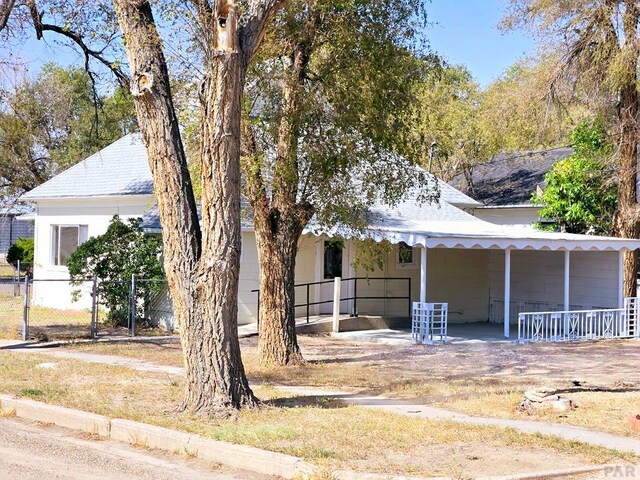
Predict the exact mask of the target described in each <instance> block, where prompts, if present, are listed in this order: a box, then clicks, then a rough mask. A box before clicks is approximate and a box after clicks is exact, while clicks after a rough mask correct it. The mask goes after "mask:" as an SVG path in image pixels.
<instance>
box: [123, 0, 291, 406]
mask: <svg viewBox="0 0 640 480" xmlns="http://www.w3.org/2000/svg"><path fill="white" fill-rule="evenodd" d="M198 4H199V5H198V6H199V7H201V12H202V14H203V15H205V14H206V15H207V17H206V19H205V20H207V21H208V22H210V23H209V24H208V26H209V27H212V30H210V32H211V33H212V36H210V37H209V38H208V41H209V43H210V45H212V48H211V52H212V55H213V56H212V61H210V62H208V63H207V65H206V70H207V72H208V74H207V75H206V78H205V81H204V83H203V89H202V96H201V100H202V105H203V127H202V132H203V143H202V158H203V198H202V203H203V212H202V230H201V229H200V224H199V222H198V217H197V210H196V202H195V197H194V194H193V188H192V185H191V180H190V176H189V171H188V168H187V161H186V156H185V153H184V149H183V145H182V140H181V137H180V132H179V129H178V120H177V116H176V113H175V109H174V106H173V102H172V96H171V89H170V85H169V75H168V70H167V66H166V61H165V58H164V54H163V52H162V42H161V39H160V36H159V34H158V32H157V29H156V26H155V22H154V19H153V15H152V12H151V7H150V5H149V2H148V1H147V0H137V1H133V0H114V5H115V7H116V12H117V15H118V22H119V24H120V27H121V29H122V32H123V36H124V39H125V46H126V50H127V56H128V58H129V64H130V69H131V73H132V81H131V91H132V94H133V96H134V99H135V106H136V112H137V115H138V119H139V124H140V128H141V130H142V134H143V136H144V139H145V143H146V145H147V152H148V156H149V164H150V167H151V171H152V175H153V178H154V187H155V194H156V198H157V201H158V210H159V213H160V219H161V222H162V226H163V229H162V234H163V241H164V255H165V268H166V271H167V279H168V281H169V289H170V292H171V297H172V300H173V305H174V311H175V313H176V316H177V320H178V322H179V324H180V332H181V340H182V347H183V351H184V358H185V367H186V376H187V381H186V393H185V400H184V403H183V408H184V409H186V410H188V411H190V412H193V413H199V414H205V415H211V414H220V413H225V414H226V413H228V411H229V410H230V409H238V408H242V407H252V406H255V405H256V404H257V400H256V399H255V397H254V396H253V393H252V391H251V389H250V387H249V384H248V382H247V379H246V375H245V372H244V368H243V365H242V360H241V355H240V346H239V341H238V332H237V302H238V272H239V257H240V167H239V164H240V101H241V98H242V90H243V85H244V76H245V72H246V66H247V65H248V62H249V60H250V59H251V58H252V56H253V55H254V53H255V51H254V50H251V51H247V50H245V51H243V50H241V49H239V48H238V44H242V45H247V46H249V47H250V48H257V46H258V45H259V43H260V40H261V38H262V35H263V32H264V29H265V28H266V23H267V22H268V19H269V18H270V17H271V15H273V13H274V11H275V9H276V8H278V7H279V6H280V5H281V4H282V2H277V1H274V0H262V1H261V0H256V1H253V2H250V3H249V5H248V7H247V9H246V15H247V16H246V17H245V18H244V21H243V23H242V26H241V28H237V24H236V22H237V18H236V17H235V2H232V1H227V2H224V5H223V4H222V2H217V6H216V10H209V9H207V8H206V7H208V2H204V3H202V2H198ZM222 16H224V18H222ZM203 18H204V17H203ZM229 22H231V23H229ZM205 25H207V24H205ZM222 37H225V38H226V40H228V41H229V43H228V44H224V45H222V44H220V39H221V38H222ZM241 40H242V41H241Z"/></svg>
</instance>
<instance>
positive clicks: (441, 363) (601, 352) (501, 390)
mask: <svg viewBox="0 0 640 480" xmlns="http://www.w3.org/2000/svg"><path fill="white" fill-rule="evenodd" d="M300 343H301V347H302V349H303V353H304V355H305V358H306V359H307V360H308V362H307V363H306V364H305V365H302V366H297V367H288V368H272V369H268V368H262V367H260V365H259V362H258V356H257V342H256V339H255V338H250V339H243V340H242V349H243V360H244V362H245V366H246V370H247V373H248V375H249V376H250V377H251V379H252V380H253V381H255V382H267V383H271V384H282V385H297V386H300V385H303V386H315V387H328V388H335V389H340V390H351V391H357V392H363V393H368V394H377V395H385V396H389V397H395V398H401V399H411V400H418V401H422V402H424V403H430V404H435V405H440V406H442V407H445V408H450V409H454V410H457V411H461V412H465V413H469V414H473V415H483V416H492V417H502V418H515V419H530V420H540V421H547V422H556V423H567V424H571V425H576V426H582V427H586V428H591V429H594V430H601V431H606V432H610V433H614V434H619V435H628V436H632V437H636V438H638V437H640V434H639V433H638V432H634V431H633V430H631V429H630V428H629V427H628V423H627V418H628V417H629V416H630V415H633V414H637V413H640V369H638V367H637V362H638V353H637V352H638V347H640V344H639V343H638V342H637V341H601V342H583V343H573V344H545V345H543V344H538V345H516V344H493V345H446V346H440V347H438V346H436V347H424V346H410V347H400V346H386V345H380V344H365V343H355V342H344V341H339V340H334V339H332V338H329V337H324V336H301V337H300ZM75 348H78V349H82V350H84V351H91V352H96V353H103V354H112V355H122V356H129V357H135V358H140V359H143V360H146V361H150V362H155V363H161V364H167V365H174V366H181V365H182V353H181V350H180V345H179V343H177V342H175V343H157V344H133V343H129V344H95V345H82V346H77V347H75ZM574 380H578V381H580V382H581V383H582V384H583V385H585V387H586V391H582V392H574V391H571V393H569V394H568V395H569V396H570V397H571V398H574V399H575V400H576V401H577V402H578V404H579V408H578V409H577V410H574V411H571V412H567V413H558V412H554V411H539V412H534V413H531V414H527V413H522V412H518V411H517V407H518V405H519V403H520V401H521V400H522V398H523V393H524V391H525V390H527V389H529V388H533V387H540V386H549V387H553V388H557V389H564V390H572V389H574ZM620 385H623V386H624V387H623V388H618V386H620ZM595 387H602V388H604V389H605V390H606V389H609V390H611V391H608V392H606V391H605V392H601V391H588V389H589V388H595ZM583 390H585V389H583Z"/></svg>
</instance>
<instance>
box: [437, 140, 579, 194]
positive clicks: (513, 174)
mask: <svg viewBox="0 0 640 480" xmlns="http://www.w3.org/2000/svg"><path fill="white" fill-rule="evenodd" d="M572 152H573V150H572V149H571V148H559V149H554V150H547V151H540V152H522V153H500V154H498V155H496V156H495V157H494V158H493V159H491V161H489V162H487V163H483V164H480V165H475V166H474V167H473V168H472V171H471V172H472V173H471V182H468V181H467V179H466V178H465V177H464V176H463V175H458V176H457V177H455V178H454V179H453V180H452V181H451V182H450V183H451V185H452V186H453V187H455V188H457V189H459V190H461V191H462V192H464V193H466V194H467V195H470V196H471V197H473V198H475V199H476V200H478V201H480V202H482V203H483V204H484V205H491V206H500V205H529V204H530V203H531V195H532V193H533V192H534V191H535V190H536V187H537V186H538V185H543V184H544V175H545V173H547V172H548V171H549V170H551V167H553V165H554V164H555V163H556V162H557V161H558V160H562V159H563V158H566V157H567V156H569V155H571V153H572Z"/></svg>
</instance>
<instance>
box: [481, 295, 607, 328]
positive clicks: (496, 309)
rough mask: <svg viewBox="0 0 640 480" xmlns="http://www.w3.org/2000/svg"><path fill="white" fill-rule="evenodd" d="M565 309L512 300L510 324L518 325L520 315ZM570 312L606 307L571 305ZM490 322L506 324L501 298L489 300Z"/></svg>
mask: <svg viewBox="0 0 640 480" xmlns="http://www.w3.org/2000/svg"><path fill="white" fill-rule="evenodd" d="M563 307H564V305H563V304H561V303H555V302H540V301H531V300H511V301H510V302H509V323H511V324H514V325H515V324H517V323H518V315H519V314H520V313H537V312H556V311H559V310H562V308H563ZM569 308H570V310H572V311H574V310H604V309H605V308H604V307H601V306H595V305H573V304H572V305H570V306H569ZM489 321H490V322H492V323H503V322H504V300H503V299H501V298H493V297H491V298H490V299H489Z"/></svg>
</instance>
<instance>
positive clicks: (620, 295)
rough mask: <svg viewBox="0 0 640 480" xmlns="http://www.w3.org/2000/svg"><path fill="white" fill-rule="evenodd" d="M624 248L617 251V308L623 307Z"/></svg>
mask: <svg viewBox="0 0 640 480" xmlns="http://www.w3.org/2000/svg"><path fill="white" fill-rule="evenodd" d="M624 254H625V251H624V250H620V251H619V252H618V308H624Z"/></svg>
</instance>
